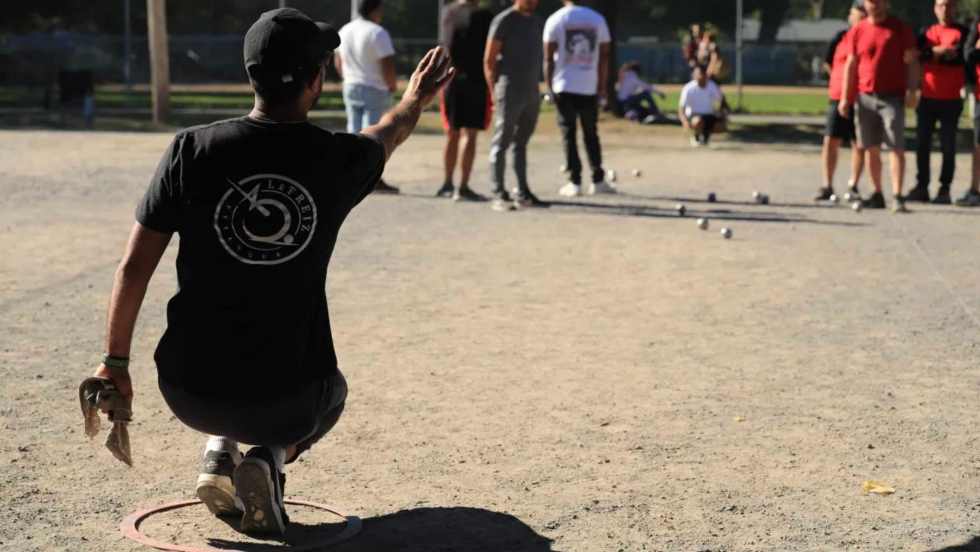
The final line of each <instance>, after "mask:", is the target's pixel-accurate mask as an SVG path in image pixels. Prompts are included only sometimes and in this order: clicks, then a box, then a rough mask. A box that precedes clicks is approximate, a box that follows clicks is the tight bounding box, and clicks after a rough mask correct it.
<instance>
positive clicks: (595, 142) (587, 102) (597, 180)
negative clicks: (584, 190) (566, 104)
mask: <svg viewBox="0 0 980 552" xmlns="http://www.w3.org/2000/svg"><path fill="white" fill-rule="evenodd" d="M577 101H578V102H579V104H580V106H579V116H580V117H581V119H582V137H583V139H584V141H585V151H586V153H587V154H588V156H589V167H591V168H592V188H591V189H590V192H591V193H593V194H595V193H612V192H615V189H613V188H612V186H609V185H608V184H606V170H605V169H603V168H602V143H601V142H600V140H599V98H598V96H580V97H579V98H578V100H577Z"/></svg>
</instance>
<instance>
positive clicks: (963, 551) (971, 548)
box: [932, 537, 980, 552]
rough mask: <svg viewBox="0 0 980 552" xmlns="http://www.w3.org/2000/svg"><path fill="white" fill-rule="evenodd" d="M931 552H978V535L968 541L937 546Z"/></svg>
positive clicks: (979, 538) (979, 542)
mask: <svg viewBox="0 0 980 552" xmlns="http://www.w3.org/2000/svg"><path fill="white" fill-rule="evenodd" d="M932 552H980V537H973V539H971V540H970V542H967V543H964V544H958V545H955V546H947V547H946V548H937V549H936V550H933V551H932Z"/></svg>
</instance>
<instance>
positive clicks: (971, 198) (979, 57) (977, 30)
mask: <svg viewBox="0 0 980 552" xmlns="http://www.w3.org/2000/svg"><path fill="white" fill-rule="evenodd" d="M963 53H964V57H965V58H966V64H967V67H968V70H969V71H970V74H971V75H972V76H973V78H974V80H975V86H974V90H973V94H974V97H975V98H976V101H978V102H980V16H978V17H975V18H974V19H973V22H972V23H971V24H970V34H969V35H968V36H967V37H966V41H965V43H964V45H963ZM956 205H958V206H960V207H980V109H978V110H976V111H975V112H974V114H973V171H972V172H971V174H970V189H969V190H967V191H966V193H965V194H963V197H961V198H958V199H957V200H956Z"/></svg>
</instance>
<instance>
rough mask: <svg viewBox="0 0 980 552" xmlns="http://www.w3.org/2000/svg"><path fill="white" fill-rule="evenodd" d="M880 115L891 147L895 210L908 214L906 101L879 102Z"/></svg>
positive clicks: (892, 98)
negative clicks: (905, 187)
mask: <svg viewBox="0 0 980 552" xmlns="http://www.w3.org/2000/svg"><path fill="white" fill-rule="evenodd" d="M878 113H879V116H880V117H881V120H882V124H883V126H884V129H885V135H884V137H885V143H886V144H887V145H888V146H889V147H891V149H892V152H891V155H890V157H891V177H892V193H893V194H894V197H895V206H894V208H893V210H894V211H895V212H897V213H904V212H906V211H907V210H906V208H905V197H904V196H902V190H903V189H904V183H905V99H904V98H902V97H897V96H896V97H889V98H882V99H879V100H878Z"/></svg>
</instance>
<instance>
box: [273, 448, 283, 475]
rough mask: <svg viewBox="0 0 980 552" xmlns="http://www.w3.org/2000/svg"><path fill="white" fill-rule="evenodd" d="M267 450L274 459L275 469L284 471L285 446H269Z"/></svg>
mask: <svg viewBox="0 0 980 552" xmlns="http://www.w3.org/2000/svg"><path fill="white" fill-rule="evenodd" d="M269 452H271V453H272V458H273V460H275V461H276V469H277V470H279V472H280V473H282V472H284V471H286V447H269Z"/></svg>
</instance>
